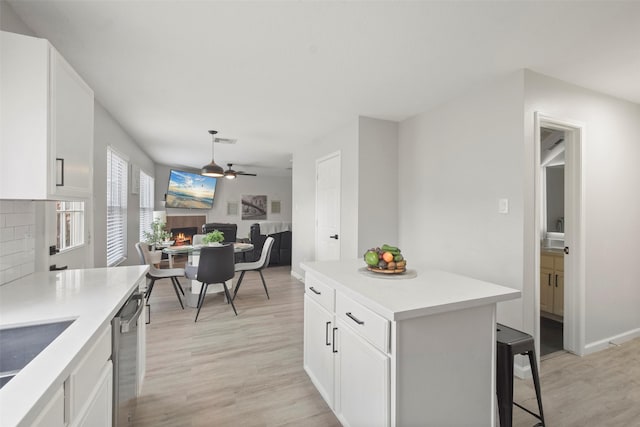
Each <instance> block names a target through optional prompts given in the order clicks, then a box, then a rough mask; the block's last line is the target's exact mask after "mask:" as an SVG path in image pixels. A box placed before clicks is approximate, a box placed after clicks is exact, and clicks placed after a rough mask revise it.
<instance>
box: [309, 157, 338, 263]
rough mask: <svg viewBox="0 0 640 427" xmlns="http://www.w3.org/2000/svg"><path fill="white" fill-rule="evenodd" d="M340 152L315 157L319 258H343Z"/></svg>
mask: <svg viewBox="0 0 640 427" xmlns="http://www.w3.org/2000/svg"><path fill="white" fill-rule="evenodd" d="M340 188H341V175H340V152H336V153H333V154H330V155H328V156H326V157H323V158H320V159H318V160H316V233H315V234H316V236H315V237H316V242H315V249H316V257H315V259H316V261H331V260H338V259H340V240H339V239H340V194H341V190H340Z"/></svg>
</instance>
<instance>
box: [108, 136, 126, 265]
mask: <svg viewBox="0 0 640 427" xmlns="http://www.w3.org/2000/svg"><path fill="white" fill-rule="evenodd" d="M127 170H128V162H127V160H125V159H124V158H123V157H122V156H120V155H119V154H118V153H117V152H115V151H114V150H113V149H112V148H111V147H107V266H109V267H111V266H114V265H117V264H120V263H121V262H122V261H124V260H125V258H126V256H127Z"/></svg>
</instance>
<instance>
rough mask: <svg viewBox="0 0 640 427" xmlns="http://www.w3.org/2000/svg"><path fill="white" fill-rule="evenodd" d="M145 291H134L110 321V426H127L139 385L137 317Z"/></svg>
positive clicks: (131, 415)
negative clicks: (111, 386)
mask: <svg viewBox="0 0 640 427" xmlns="http://www.w3.org/2000/svg"><path fill="white" fill-rule="evenodd" d="M143 309H144V294H142V293H138V292H137V291H136V292H133V293H132V294H131V295H130V296H129V298H127V302H125V304H124V305H123V306H122V308H121V309H120V311H118V314H116V317H114V318H113V320H112V322H111V337H112V356H111V358H112V361H113V425H114V426H116V427H123V426H128V425H130V423H131V422H132V421H133V415H134V412H135V409H136V389H137V384H138V320H139V319H140V314H141V313H142V310H143Z"/></svg>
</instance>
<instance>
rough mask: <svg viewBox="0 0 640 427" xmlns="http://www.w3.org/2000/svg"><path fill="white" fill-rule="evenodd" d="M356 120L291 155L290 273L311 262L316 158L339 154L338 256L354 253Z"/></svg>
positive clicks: (355, 243)
mask: <svg viewBox="0 0 640 427" xmlns="http://www.w3.org/2000/svg"><path fill="white" fill-rule="evenodd" d="M357 141H358V121H357V120H354V121H353V122H351V123H349V124H347V125H345V126H344V127H342V128H340V129H336V130H334V131H333V132H331V133H330V134H328V135H326V136H325V137H323V138H320V139H318V140H317V141H314V142H313V143H311V144H308V145H305V146H303V147H302V148H300V149H298V150H296V151H295V152H294V153H293V233H292V246H293V248H292V255H291V270H292V271H293V272H294V273H296V274H298V275H300V276H304V272H303V270H302V269H301V268H300V262H303V261H313V260H314V259H315V217H316V159H319V158H321V157H324V156H326V155H328V154H331V153H334V152H336V151H340V156H341V157H340V162H341V167H340V173H341V188H340V190H341V196H340V207H341V213H340V256H341V257H342V258H347V259H348V258H355V257H356V256H358V255H357V253H358V143H357Z"/></svg>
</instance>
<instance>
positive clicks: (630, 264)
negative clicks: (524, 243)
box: [524, 71, 640, 352]
mask: <svg viewBox="0 0 640 427" xmlns="http://www.w3.org/2000/svg"><path fill="white" fill-rule="evenodd" d="M535 111H541V112H543V113H544V114H546V115H549V116H552V117H556V118H560V119H571V120H574V121H578V122H581V123H584V124H585V140H584V144H583V164H584V169H585V173H584V180H585V182H584V183H583V184H584V191H585V212H583V213H584V215H585V222H586V224H585V226H586V230H585V232H586V239H585V247H586V253H585V257H586V259H585V265H586V272H585V276H586V277H585V287H586V289H585V290H586V301H585V304H586V305H585V317H586V325H585V327H586V330H585V341H586V351H587V352H589V351H591V350H595V349H598V348H600V347H601V346H602V345H605V346H606V343H607V342H608V341H609V340H610V339H611V338H612V337H616V336H619V335H630V336H633V335H637V334H638V331H639V328H640V310H639V309H638V307H639V306H640V263H639V262H638V254H640V239H638V236H640V190H639V188H638V185H639V184H640V168H639V167H638V165H639V164H640V106H639V105H637V104H633V103H630V102H627V101H622V100H619V99H616V98H612V97H610V96H607V95H602V94H600V93H597V92H593V91H591V90H588V89H584V88H581V87H578V86H575V85H572V84H569V83H566V82H562V81H559V80H556V79H552V78H550V77H546V76H543V75H540V74H537V73H534V72H531V71H527V72H525V109H524V114H525V116H524V117H525V144H526V145H527V146H529V145H530V144H533V132H534V129H533V124H534V122H533V115H534V112H535ZM532 155H533V153H532V152H527V158H526V162H528V163H529V162H531V163H532V162H533V160H532V157H531V156H532ZM527 198H528V199H532V198H533V190H532V187H531V188H530V189H529V192H528V194H527ZM531 268H532V267H529V269H531ZM528 280H530V278H528ZM529 286H532V287H533V286H534V285H533V284H532V283H530V284H529Z"/></svg>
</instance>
